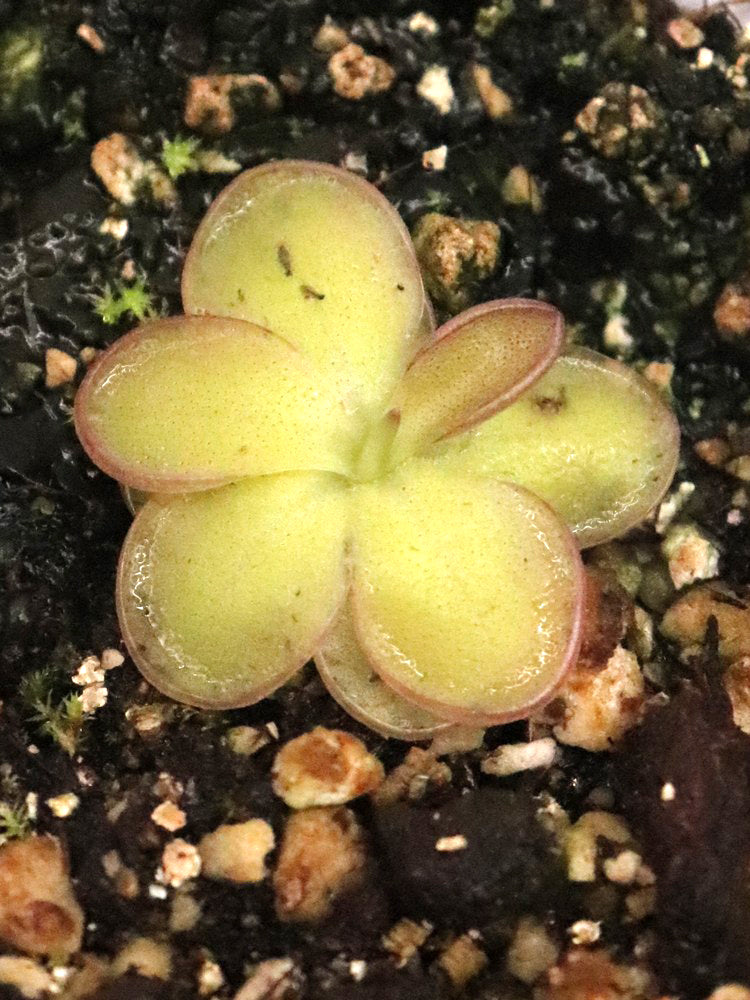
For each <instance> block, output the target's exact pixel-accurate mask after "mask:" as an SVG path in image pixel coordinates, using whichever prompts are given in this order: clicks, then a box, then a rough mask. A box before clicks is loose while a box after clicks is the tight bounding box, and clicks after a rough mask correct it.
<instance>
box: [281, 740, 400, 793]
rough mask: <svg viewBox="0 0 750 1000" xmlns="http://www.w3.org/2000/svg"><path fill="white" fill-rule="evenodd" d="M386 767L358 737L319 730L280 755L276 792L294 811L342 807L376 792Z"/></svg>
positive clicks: (287, 747) (293, 742)
mask: <svg viewBox="0 0 750 1000" xmlns="http://www.w3.org/2000/svg"><path fill="white" fill-rule="evenodd" d="M382 781H383V765H382V764H381V763H380V761H379V760H378V759H377V758H376V757H373V755H372V754H371V753H369V752H368V750H367V748H366V747H365V745H364V744H363V743H362V742H361V741H360V740H358V739H357V738H356V737H355V736H351V735H350V734H349V733H347V732H344V731H343V730H341V729H326V728H324V727H323V726H317V727H316V728H315V729H313V730H312V731H311V732H309V733H304V734H303V735H302V736H298V737H297V738H296V739H293V740H290V741H289V742H288V743H286V744H285V745H284V746H283V747H282V748H281V750H279V752H278V753H277V754H276V759H275V760H274V764H273V790H274V791H275V792H276V794H277V795H278V796H280V797H281V798H282V799H283V800H284V802H286V804H287V805H288V806H290V807H291V808H292V809H307V808H309V807H310V806H338V805H343V804H344V803H346V802H349V801H351V800H352V799H356V798H358V797H359V796H360V795H365V794H366V793H367V792H373V791H375V789H377V788H378V786H379V785H380V784H382Z"/></svg>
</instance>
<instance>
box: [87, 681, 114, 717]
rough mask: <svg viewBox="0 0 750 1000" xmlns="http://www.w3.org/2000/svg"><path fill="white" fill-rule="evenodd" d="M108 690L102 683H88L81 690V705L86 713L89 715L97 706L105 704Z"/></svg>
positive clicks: (101, 706)
mask: <svg viewBox="0 0 750 1000" xmlns="http://www.w3.org/2000/svg"><path fill="white" fill-rule="evenodd" d="M107 697H108V692H107V689H106V687H105V686H104V685H103V684H89V685H88V687H85V688H84V689H83V691H81V705H82V706H83V711H84V712H85V713H86V715H91V714H92V713H94V712H95V711H96V710H97V709H98V708H103V707H104V706H105V705H106V704H107Z"/></svg>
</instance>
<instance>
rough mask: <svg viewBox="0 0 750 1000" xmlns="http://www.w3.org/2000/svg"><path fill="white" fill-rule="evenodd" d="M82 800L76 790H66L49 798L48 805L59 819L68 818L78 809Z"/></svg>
mask: <svg viewBox="0 0 750 1000" xmlns="http://www.w3.org/2000/svg"><path fill="white" fill-rule="evenodd" d="M80 801H81V800H80V799H79V798H78V796H77V795H76V794H75V792H64V793H63V794H62V795H55V796H54V797H53V798H51V799H47V807H48V809H49V811H50V812H51V813H52V815H53V816H55V817H56V818H57V819H67V818H68V816H71V815H72V814H73V813H74V812H75V811H76V809H77V808H78V806H79V804H80Z"/></svg>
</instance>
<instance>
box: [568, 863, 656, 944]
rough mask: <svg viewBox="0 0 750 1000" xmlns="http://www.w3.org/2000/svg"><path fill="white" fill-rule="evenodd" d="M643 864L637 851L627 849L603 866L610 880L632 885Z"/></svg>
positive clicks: (619, 883)
mask: <svg viewBox="0 0 750 1000" xmlns="http://www.w3.org/2000/svg"><path fill="white" fill-rule="evenodd" d="M642 864H643V861H642V858H641V856H640V854H638V852H637V851H632V850H626V851H620V853H619V854H617V855H615V857H614V858H606V859H605V861H604V864H603V865H602V868H603V870H604V875H605V877H606V878H607V879H609V881H610V882H614V883H616V884H617V885H630V883H631V882H635V880H636V878H637V876H638V873H639V872H640V870H641V866H642ZM579 943H580V942H579Z"/></svg>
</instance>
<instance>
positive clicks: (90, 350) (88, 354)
mask: <svg viewBox="0 0 750 1000" xmlns="http://www.w3.org/2000/svg"><path fill="white" fill-rule="evenodd" d="M78 357H79V358H80V359H81V361H82V362H83V363H84V364H85V365H90V364H91V362H92V361H95V360H96V359H97V358H98V357H99V351H98V350H97V349H96V348H95V347H83V348H81V350H80V351H79V352H78Z"/></svg>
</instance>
